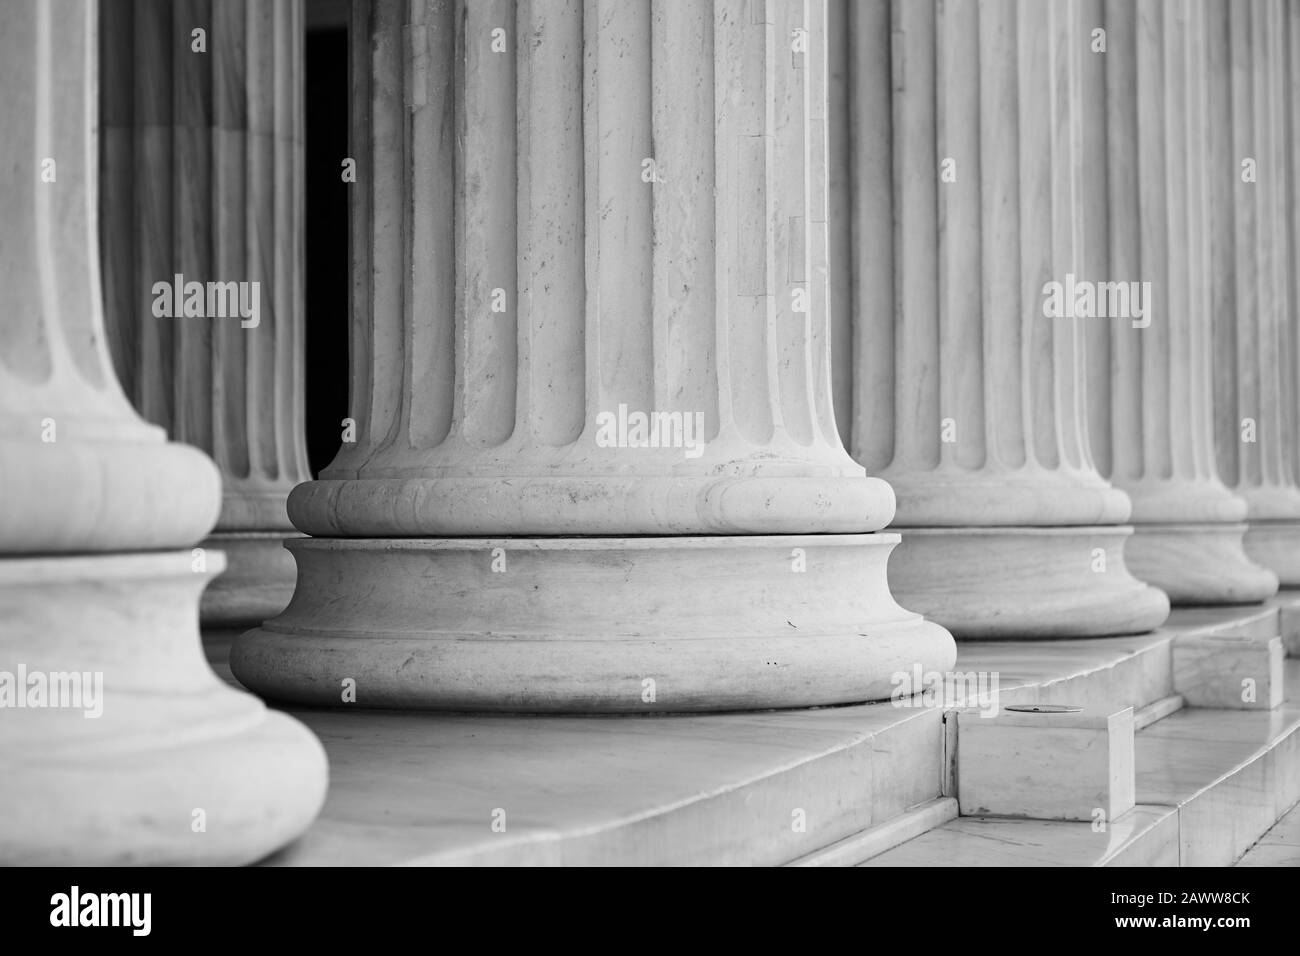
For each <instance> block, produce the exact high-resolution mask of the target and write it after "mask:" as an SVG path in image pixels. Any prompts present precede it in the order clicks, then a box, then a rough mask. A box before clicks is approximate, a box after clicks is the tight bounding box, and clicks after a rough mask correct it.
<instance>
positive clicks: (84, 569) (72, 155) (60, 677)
mask: <svg viewBox="0 0 1300 956" xmlns="http://www.w3.org/2000/svg"><path fill="white" fill-rule="evenodd" d="M96 14H97V6H96V5H95V4H93V3H83V2H79V0H14V2H10V3H5V4H3V5H0V88H3V90H4V92H5V95H4V97H3V99H0V129H3V130H4V136H3V137H0V168H3V169H4V170H5V171H6V172H5V176H4V177H3V181H2V182H0V342H3V345H2V346H0V671H3V675H0V679H2V680H3V687H4V690H3V692H0V766H3V767H4V772H3V774H0V863H6V864H12V863H65V864H66V863H74V864H90V863H114V864H122V863H140V862H147V863H174V862H210V863H234V862H249V861H252V860H255V859H258V858H260V857H262V856H264V855H266V854H267V853H269V852H270V851H272V850H274V849H275V848H277V847H279V846H280V845H282V844H283V843H284V842H286V841H287V840H289V839H291V838H292V837H294V836H296V835H297V834H298V833H300V832H301V831H302V830H303V829H304V828H305V827H306V825H307V824H308V823H309V822H310V820H311V819H312V817H313V816H314V815H315V813H316V811H317V809H318V808H319V806H320V803H321V801H322V799H323V797H324V786H325V764H324V754H323V752H322V751H321V749H320V745H319V744H318V743H317V742H316V741H315V739H314V738H312V737H311V735H310V734H308V733H307V731H306V730H305V729H304V728H302V727H301V726H300V725H298V724H297V723H295V722H293V721H291V720H290V719H289V718H287V717H285V716H283V715H279V714H272V713H270V712H268V711H267V710H266V709H265V708H264V707H263V705H262V704H261V703H260V702H259V701H257V700H255V699H254V698H252V697H251V696H249V695H247V694H243V693H237V692H235V691H234V690H232V689H231V688H229V687H228V686H226V685H225V684H224V683H223V682H221V681H219V680H218V679H217V677H216V676H215V675H214V674H213V673H212V671H211V670H210V669H209V668H208V666H207V664H206V662H205V661H204V659H203V654H202V650H201V648H200V645H199V639H198V634H197V630H196V627H195V618H196V607H197V602H198V596H199V592H200V590H201V589H202V587H203V585H204V584H205V583H206V581H207V580H208V578H209V577H210V576H211V575H212V574H213V573H215V572H217V571H219V570H220V569H221V555H220V554H215V555H213V556H212V557H211V559H210V560H209V562H208V564H207V567H206V571H205V572H203V573H197V572H198V570H199V569H197V568H196V567H194V566H193V565H192V563H191V561H192V558H191V553H190V551H189V546H190V545H191V544H193V543H194V542H196V541H197V540H198V539H199V538H200V537H201V536H202V535H203V534H204V533H205V532H206V531H208V530H209V529H210V528H211V527H212V524H213V522H214V521H215V519H216V517H217V510H218V505H219V489H220V483H219V477H218V473H217V470H216V469H215V468H214V467H213V465H212V462H211V461H210V460H208V458H207V457H206V456H204V455H203V454H202V453H201V452H199V451H197V450H195V449H193V448H189V447H186V446H184V445H180V444H171V443H168V442H167V441H166V440H165V435H164V434H163V432H162V430H161V429H160V428H158V427H156V426H154V425H149V424H146V423H145V422H143V421H142V420H141V419H140V418H139V417H138V416H137V415H136V413H135V412H134V411H132V409H131V407H130V405H129V403H128V402H127V401H126V398H125V397H124V395H123V393H122V390H121V387H120V386H119V384H118V382H117V380H116V378H115V377H114V375H113V371H112V366H111V364H110V361H109V357H108V352H107V349H106V347H105V341H104V329H103V312H102V305H101V301H100V295H101V290H100V277H99V251H98V244H97V241H96V220H97V211H96V205H97V204H96V199H97V196H96V171H95V164H96V158H95V157H96V153H95V149H96V145H97V136H96V134H97V122H98V109H97V102H96V96H95V93H96V66H97V63H96V55H95V54H96V24H97V16H96ZM163 549H171V550H163ZM21 675H26V676H25V679H24V678H23V677H22V676H21ZM74 678H75V679H76V680H75V681H74ZM56 688H57V690H56ZM244 775H252V776H253V777H254V778H255V779H257V780H258V787H256V788H249V787H247V786H246V785H245V784H244V783H243V777H244ZM198 811H201V814H200V813H199V812H198ZM200 817H201V818H202V820H203V821H204V831H203V834H202V835H200V834H199V831H198V829H196V826H195V824H196V821H198V820H199V819H200Z"/></svg>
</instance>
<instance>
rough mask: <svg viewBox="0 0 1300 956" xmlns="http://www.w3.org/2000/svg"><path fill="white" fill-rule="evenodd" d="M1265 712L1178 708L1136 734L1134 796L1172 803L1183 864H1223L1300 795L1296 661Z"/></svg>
mask: <svg viewBox="0 0 1300 956" xmlns="http://www.w3.org/2000/svg"><path fill="white" fill-rule="evenodd" d="M1285 679H1286V692H1287V695H1286V696H1287V700H1286V702H1285V703H1284V704H1282V706H1280V707H1277V708H1275V709H1273V710H1271V711H1236V710H1233V711H1222V710H1209V709H1200V708H1192V709H1184V710H1182V711H1179V712H1178V713H1176V714H1174V715H1172V716H1170V717H1168V718H1166V719H1164V720H1161V721H1157V722H1156V723H1154V724H1152V725H1151V726H1150V727H1148V728H1146V729H1145V730H1144V731H1142V733H1140V734H1138V735H1137V741H1136V758H1137V798H1138V801H1139V802H1140V803H1148V804H1164V805H1168V806H1177V807H1178V811H1179V831H1180V841H1181V861H1182V865H1183V866H1228V865H1230V864H1232V863H1233V862H1234V861H1236V860H1237V859H1238V858H1240V856H1241V855H1242V854H1243V853H1245V852H1246V850H1247V849H1249V848H1250V846H1251V845H1252V844H1253V843H1254V842H1255V841H1256V840H1258V839H1259V838H1260V837H1261V836H1262V835H1263V834H1264V833H1265V832H1266V831H1267V830H1268V829H1269V828H1270V827H1272V826H1273V824H1274V823H1276V822H1277V820H1278V819H1280V818H1281V817H1282V815H1283V814H1285V813H1286V811H1287V810H1288V809H1289V808H1290V807H1291V806H1292V805H1293V804H1294V803H1295V802H1296V801H1297V800H1300V661H1294V660H1288V661H1287V662H1286V665H1285Z"/></svg>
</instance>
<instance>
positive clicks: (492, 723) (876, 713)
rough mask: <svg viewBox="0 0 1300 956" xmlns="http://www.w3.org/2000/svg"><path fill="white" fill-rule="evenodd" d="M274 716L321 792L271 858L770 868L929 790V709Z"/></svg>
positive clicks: (934, 770) (932, 715) (934, 767)
mask: <svg viewBox="0 0 1300 956" xmlns="http://www.w3.org/2000/svg"><path fill="white" fill-rule="evenodd" d="M292 713H295V714H299V715H301V719H304V720H305V721H306V722H307V723H308V725H309V726H310V727H311V728H312V729H313V731H314V732H315V733H316V734H317V735H318V736H319V737H320V738H321V740H322V742H323V743H324V744H325V747H326V750H327V752H328V754H329V757H330V777H331V780H330V791H329V795H328V798H327V801H326V805H325V808H324V810H323V811H322V813H321V816H320V818H319V820H318V821H317V822H316V824H315V825H314V826H313V827H312V829H311V831H310V832H309V833H308V834H307V835H306V836H305V837H304V838H303V839H302V840H300V841H299V842H298V843H297V844H295V845H294V846H292V847H291V848H290V849H289V850H288V851H286V852H285V853H282V854H280V855H279V856H278V857H276V858H274V859H273V860H271V861H269V862H272V863H277V864H288V865H332V864H345V865H346V864H357V865H380V864H417V863H419V864H439V863H446V864H485V863H492V864H528V863H551V864H561V863H562V864H583V863H597V862H598V863H602V864H610V865H620V864H627V865H655V864H669V863H679V864H695V863H735V864H776V863H782V862H785V861H787V860H789V859H793V858H795V857H798V856H802V855H804V854H806V853H809V852H811V851H813V850H815V849H816V848H818V847H820V846H825V845H827V844H830V843H833V842H835V841H838V840H840V839H843V838H844V837H846V836H848V835H850V834H852V833H855V832H859V831H861V830H864V829H868V828H870V827H872V826H874V825H876V824H878V823H880V822H882V821H883V819H885V818H888V817H893V816H896V815H898V814H899V813H901V812H902V811H903V810H904V809H905V808H906V807H907V806H910V805H913V804H915V803H917V802H920V801H923V800H927V799H933V798H935V797H936V796H938V790H939V781H940V776H941V757H940V755H941V753H942V723H941V720H940V717H941V715H940V714H939V713H938V712H937V711H901V710H896V709H894V708H891V707H888V706H859V707H846V708H833V709H826V710H810V711H784V712H768V713H754V714H718V715H710V716H683V717H653V718H642V717H528V716H520V717H512V716H493V715H470V714H436V713H398V712H385V711H370V712H361V711H359V710H357V711H320V710H294V711H292ZM498 809H500V810H503V811H504V814H505V817H504V819H505V832H494V831H493V829H492V824H493V820H494V812H495V811H497V810H498ZM796 810H798V811H802V812H801V814H800V817H801V818H802V819H801V820H798V822H799V823H800V824H801V826H802V828H801V829H796V826H795V824H796V817H795V811H796ZM873 815H879V816H878V817H877V816H873Z"/></svg>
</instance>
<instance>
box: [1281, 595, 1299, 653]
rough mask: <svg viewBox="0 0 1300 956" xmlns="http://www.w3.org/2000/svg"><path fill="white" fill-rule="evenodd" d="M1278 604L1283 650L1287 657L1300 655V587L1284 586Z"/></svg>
mask: <svg viewBox="0 0 1300 956" xmlns="http://www.w3.org/2000/svg"><path fill="white" fill-rule="evenodd" d="M1277 606H1278V614H1279V615H1280V618H1281V631H1282V647H1283V650H1285V651H1286V656H1287V657H1300V589H1297V588H1283V589H1282V590H1281V591H1279V592H1278V593H1277Z"/></svg>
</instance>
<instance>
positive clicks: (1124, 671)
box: [956, 629, 1174, 710]
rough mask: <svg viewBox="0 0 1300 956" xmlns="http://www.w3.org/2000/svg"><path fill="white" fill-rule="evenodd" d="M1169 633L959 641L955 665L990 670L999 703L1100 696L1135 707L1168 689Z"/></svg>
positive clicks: (1082, 701)
mask: <svg viewBox="0 0 1300 956" xmlns="http://www.w3.org/2000/svg"><path fill="white" fill-rule="evenodd" d="M1173 636H1174V632H1172V631H1169V630H1165V629H1161V630H1157V631H1155V632H1153V633H1151V634H1139V635H1134V636H1131V637H1097V638H1083V639H1078V640H1068V641H959V642H958V644H957V664H956V670H957V671H958V672H962V673H969V672H972V671H974V672H982V673H996V674H997V675H998V687H999V694H1000V698H1001V700H1000V703H1001V704H1003V705H1004V706H1005V705H1006V704H1026V703H1033V704H1042V703H1047V704H1063V703H1070V704H1078V705H1080V706H1088V705H1090V704H1093V703H1098V702H1101V701H1105V702H1107V703H1116V704H1122V705H1123V706H1128V707H1132V708H1134V709H1135V710H1137V709H1139V708H1142V707H1144V706H1146V705H1148V704H1151V703H1153V702H1154V701H1157V700H1161V699H1163V698H1166V697H1169V696H1171V695H1172V694H1173V692H1174V691H1173V670H1172V667H1171V659H1170V650H1169V647H1170V641H1171V640H1172V639H1173Z"/></svg>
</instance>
